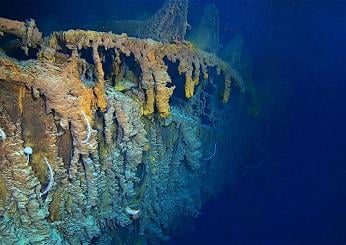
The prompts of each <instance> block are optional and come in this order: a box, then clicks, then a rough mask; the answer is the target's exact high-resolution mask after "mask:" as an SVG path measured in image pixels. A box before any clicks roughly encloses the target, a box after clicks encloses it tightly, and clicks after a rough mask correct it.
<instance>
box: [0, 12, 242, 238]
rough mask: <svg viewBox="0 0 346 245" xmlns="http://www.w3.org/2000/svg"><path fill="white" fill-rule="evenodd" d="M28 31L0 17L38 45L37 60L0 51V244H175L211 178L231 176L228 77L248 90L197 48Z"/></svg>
mask: <svg viewBox="0 0 346 245" xmlns="http://www.w3.org/2000/svg"><path fill="white" fill-rule="evenodd" d="M23 25H24V26H25V24H23V23H21V22H17V21H11V20H6V19H0V31H2V32H4V34H5V35H6V33H10V34H12V35H15V36H17V37H19V38H21V39H24V37H25V38H26V39H25V42H22V45H23V47H24V48H25V49H31V48H33V47H35V48H36V49H37V58H36V59H29V60H19V59H18V58H17V59H16V58H13V57H12V58H11V57H9V56H8V55H7V54H6V50H5V51H0V129H1V131H0V133H1V135H0V136H1V137H0V160H1V161H0V170H1V171H0V215H1V219H0V236H1V238H3V239H2V241H1V242H3V241H4V242H3V243H4V244H18V243H23V244H32V243H41V244H48V243H53V244H80V243H83V244H86V243H91V242H93V243H96V244H97V243H98V244H107V243H110V242H111V241H112V240H113V242H114V241H122V242H125V241H126V243H129V244H134V243H135V242H140V243H142V244H146V243H155V242H157V241H164V240H166V239H168V238H169V236H170V235H171V233H172V232H173V231H174V230H175V226H176V225H177V224H178V223H179V222H181V221H182V218H183V217H185V218H186V217H195V216H197V215H198V213H199V210H200V208H201V205H202V203H203V202H204V201H205V200H206V196H205V194H206V193H208V195H211V194H212V193H211V192H213V191H211V190H214V191H215V189H216V186H214V185H215V182H216V181H215V180H212V179H211V178H210V180H209V177H210V176H223V175H226V172H227V171H226V170H227V164H223V162H222V161H219V160H218V159H220V157H221V154H227V153H226V152H225V151H223V153H222V152H221V151H220V152H219V151H218V150H217V149H222V147H223V146H224V145H225V144H228V143H229V137H228V136H227V135H225V134H224V133H223V132H222V130H223V125H224V124H225V123H226V122H227V121H228V120H229V112H228V111H227V106H226V105H224V104H223V102H222V100H223V101H224V102H227V101H228V98H229V95H230V89H231V81H234V82H236V84H238V85H239V86H240V87H241V88H242V89H243V88H244V83H243V81H242V79H241V77H240V76H239V74H238V73H237V72H236V71H235V70H234V69H233V68H232V67H230V66H229V65H228V64H227V63H225V62H223V61H222V60H220V59H219V58H217V57H216V56H215V55H214V54H209V53H206V52H204V51H200V50H198V49H196V48H195V47H194V46H192V45H190V44H189V43H165V44H163V43H160V42H156V41H153V40H151V39H145V40H143V39H137V38H131V37H128V36H127V35H125V34H123V35H116V34H112V33H102V32H94V31H82V30H70V31H66V32H56V33H52V34H51V35H50V36H49V37H47V38H45V39H42V38H41V37H39V35H32V34H30V35H27V34H28V32H31V33H32V30H34V31H35V33H39V32H38V30H37V29H36V27H35V28H24V29H23ZM31 27H33V26H31ZM28 37H29V38H28ZM38 37H39V38H38ZM30 38H31V39H30ZM172 71H173V72H172ZM173 73H174V74H173ZM181 81H183V82H185V84H180V82H181ZM180 88H182V91H184V92H183V94H184V95H183V96H181V95H179V91H178V90H181V89H180ZM207 89H208V90H210V91H212V92H210V91H209V92H206V91H205V90H207ZM175 90H177V91H175ZM221 94H223V98H220V97H222V96H220V95H221ZM210 142H213V144H210ZM216 145H217V148H216ZM214 146H215V147H214ZM25 147H30V148H31V149H32V150H33V153H32V154H31V155H26V154H25V153H24V151H23V149H24V148H25ZM213 150H214V152H213ZM222 157H223V158H225V155H223V156H222ZM211 165H212V166H213V169H210V166H211ZM50 168H51V170H52V171H50ZM223 178H225V176H223V177H221V178H218V180H219V183H218V184H220V183H222V181H223ZM202 179H203V181H202ZM52 182H53V183H52ZM47 186H48V187H47ZM47 188H48V193H44V190H47Z"/></svg>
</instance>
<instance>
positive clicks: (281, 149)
mask: <svg viewBox="0 0 346 245" xmlns="http://www.w3.org/2000/svg"><path fill="white" fill-rule="evenodd" d="M6 2H7V4H4V5H3V7H2V9H1V10H0V16H2V17H7V18H12V19H23V18H27V16H31V17H32V18H34V19H36V20H39V19H40V18H41V19H44V20H47V19H50V18H52V19H54V22H53V21H51V22H49V23H50V24H49V25H48V24H47V25H46V26H45V25H44V24H43V30H45V31H50V30H52V29H54V28H57V29H60V28H61V27H66V29H68V28H70V27H71V28H72V27H76V26H80V25H83V23H85V22H92V21H95V20H97V21H102V20H105V19H108V18H112V17H119V18H125V17H127V18H132V17H140V18H144V17H145V16H148V15H150V14H151V13H153V12H154V10H155V9H157V8H158V7H159V6H161V3H162V1H148V0H145V1H140V0H137V1H136V0H128V1H110V0H103V1H83V4H81V1H55V2H54V1H24V2H20V1H17V2H18V5H15V6H16V7H13V6H14V5H13V3H14V2H16V1H6ZM210 2H214V3H215V4H216V6H217V8H218V9H219V12H220V39H221V43H223V44H224V45H225V44H227V42H228V40H230V39H231V38H232V37H233V36H234V35H235V34H239V33H241V34H242V36H243V37H244V40H245V45H246V47H247V49H248V52H249V54H250V56H251V59H252V67H253V74H252V78H253V84H254V85H255V86H256V88H257V89H258V90H259V91H261V92H262V93H263V94H265V95H266V97H267V99H266V100H265V102H263V104H262V105H261V108H262V110H261V112H260V114H259V115H258V116H255V117H252V116H248V122H249V124H250V125H253V127H255V128H256V130H250V131H249V132H248V133H249V134H251V135H250V136H249V138H251V139H252V140H251V141H250V142H248V147H250V148H251V149H256V147H257V146H256V142H257V144H263V145H262V148H261V151H258V152H257V151H256V150H253V151H251V152H252V155H251V156H245V157H243V158H242V159H243V162H242V164H243V165H245V166H250V167H249V168H248V169H246V168H243V169H242V168H239V169H240V171H239V172H238V173H237V174H235V176H234V178H233V179H230V181H229V183H228V185H227V186H226V187H225V189H224V191H223V193H222V195H219V196H218V197H215V198H214V199H213V200H212V201H210V202H209V203H208V204H207V205H206V206H205V207H204V208H203V210H202V213H201V215H200V216H199V217H197V218H196V219H195V223H194V224H193V225H191V226H193V228H189V231H187V232H186V233H183V234H182V235H180V236H178V237H177V238H174V239H172V240H171V241H170V242H169V244H172V245H175V244H177V245H180V244H220V245H221V244H345V243H346V233H345V227H346V166H345V164H346V141H345V139H346V129H345V125H346V124H345V122H346V121H345V118H346V116H345V108H346V96H345V92H346V76H345V75H346V74H345V71H346V62H345V54H346V52H345V51H346V50H345V44H346V28H345V26H346V2H345V1H341V0H340V1H322V0H316V1H312V0H305V1H289V0H286V1H283V0H282V1H281V0H275V1H255V0H253V1H226V0H223V1H222V0H219V1H198V0H191V2H190V14H191V16H190V19H191V24H193V21H196V18H197V17H196V16H198V15H199V14H200V13H201V11H202V9H203V6H204V5H205V4H206V3H210ZM10 3H11V5H10ZM20 5H22V7H21V6H20ZM134 9H136V12H135V11H134ZM138 12H140V13H142V17H141V16H138V14H137V13H138ZM230 130H234V129H230ZM264 132H265V133H264ZM244 152H245V151H244ZM256 152H257V153H256ZM241 153H242V151H240V152H239V154H241ZM225 161H228V159H225ZM256 163H260V164H259V165H257V164H256ZM245 171H246V172H245Z"/></svg>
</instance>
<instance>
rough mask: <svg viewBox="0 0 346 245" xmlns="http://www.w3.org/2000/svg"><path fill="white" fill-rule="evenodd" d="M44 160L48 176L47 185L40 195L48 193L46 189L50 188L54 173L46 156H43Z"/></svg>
mask: <svg viewBox="0 0 346 245" xmlns="http://www.w3.org/2000/svg"><path fill="white" fill-rule="evenodd" d="M44 161H45V163H46V165H47V167H48V170H49V177H48V185H47V187H46V189H45V190H44V191H43V192H42V193H41V196H43V195H45V194H47V193H48V191H49V190H50V189H51V188H52V185H53V183H54V174H53V169H52V167H51V166H50V164H49V162H48V160H47V158H46V157H45V158H44Z"/></svg>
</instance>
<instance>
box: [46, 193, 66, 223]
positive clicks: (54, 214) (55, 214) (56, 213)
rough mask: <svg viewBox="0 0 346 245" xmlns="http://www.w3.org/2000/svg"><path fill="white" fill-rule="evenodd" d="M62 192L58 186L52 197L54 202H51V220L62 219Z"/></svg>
mask: <svg viewBox="0 0 346 245" xmlns="http://www.w3.org/2000/svg"><path fill="white" fill-rule="evenodd" d="M62 200H63V198H62V193H61V188H58V189H57V190H56V191H55V192H54V194H53V198H52V202H51V203H50V204H49V208H48V210H49V217H48V219H49V222H54V221H58V220H60V219H61V217H60V207H61V202H62Z"/></svg>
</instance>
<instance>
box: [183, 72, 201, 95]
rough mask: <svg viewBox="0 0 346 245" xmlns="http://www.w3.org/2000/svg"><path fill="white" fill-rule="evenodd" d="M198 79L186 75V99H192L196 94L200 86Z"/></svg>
mask: <svg viewBox="0 0 346 245" xmlns="http://www.w3.org/2000/svg"><path fill="white" fill-rule="evenodd" d="M198 83H199V79H198V77H196V78H192V77H191V76H189V75H187V74H186V75H185V97H186V98H191V97H192V96H193V95H194V93H195V87H196V86H197V85H198Z"/></svg>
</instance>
